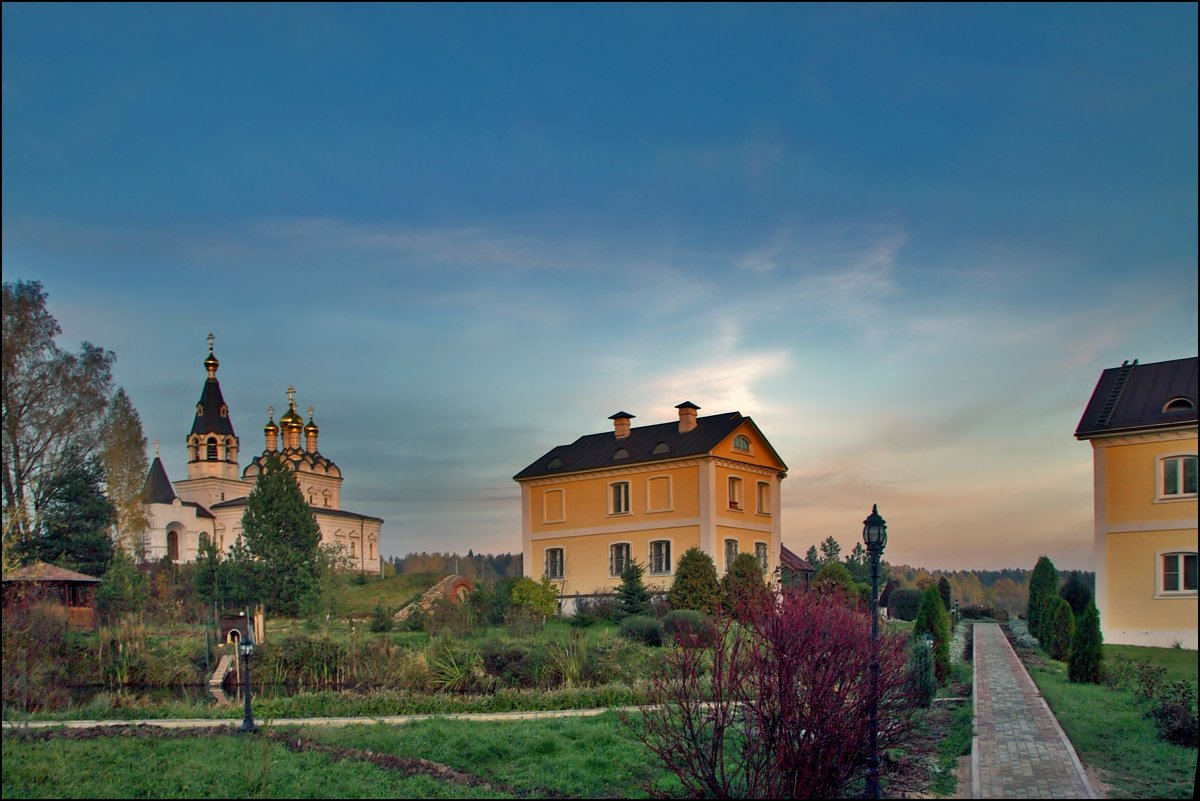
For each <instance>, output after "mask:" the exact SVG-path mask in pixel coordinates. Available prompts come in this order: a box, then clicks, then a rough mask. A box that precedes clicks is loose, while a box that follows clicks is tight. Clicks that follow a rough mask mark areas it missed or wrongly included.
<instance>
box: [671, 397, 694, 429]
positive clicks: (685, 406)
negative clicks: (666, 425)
mask: <svg viewBox="0 0 1200 801" xmlns="http://www.w3.org/2000/svg"><path fill="white" fill-rule="evenodd" d="M675 408H676V409H678V410H679V433H680V434H686V433H687V432H689V431H691V430H692V429H694V428H695V427H696V411H697V410H698V409H699V408H700V407H699V406H697V405H696V404H694V403H692V402H691V401H684V402H683V403H681V404H679V405H678V406H676V407H675Z"/></svg>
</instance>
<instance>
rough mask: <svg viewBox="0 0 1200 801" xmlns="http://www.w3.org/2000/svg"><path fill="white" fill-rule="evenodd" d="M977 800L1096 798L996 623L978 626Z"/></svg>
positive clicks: (973, 791)
mask: <svg viewBox="0 0 1200 801" xmlns="http://www.w3.org/2000/svg"><path fill="white" fill-rule="evenodd" d="M974 662H975V666H974V668H975V740H974V743H973V747H972V749H971V783H972V788H971V796H972V797H973V798H1095V797H1096V794H1095V792H1094V791H1093V790H1092V787H1091V785H1090V784H1088V781H1087V777H1086V776H1085V775H1084V772H1083V767H1082V766H1081V765H1080V764H1079V757H1077V756H1076V755H1075V749H1074V748H1073V747H1072V746H1071V741H1070V740H1068V739H1067V736H1066V734H1064V733H1063V731H1062V728H1061V727H1059V725H1058V721H1057V720H1056V719H1055V717H1054V715H1053V714H1052V713H1051V712H1050V707H1048V706H1046V702H1045V700H1043V699H1042V696H1041V695H1040V694H1039V693H1038V689H1037V686H1036V685H1035V684H1034V683H1033V679H1031V678H1029V674H1028V673H1027V672H1026V671H1025V666H1024V665H1022V664H1021V660H1020V659H1018V658H1017V654H1016V653H1015V652H1014V651H1013V649H1012V646H1011V645H1009V644H1008V640H1007V639H1005V637H1004V632H1003V631H1001V630H1000V626H999V625H997V624H995V623H976V624H975V656H974Z"/></svg>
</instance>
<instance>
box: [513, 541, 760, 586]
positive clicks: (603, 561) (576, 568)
mask: <svg viewBox="0 0 1200 801" xmlns="http://www.w3.org/2000/svg"><path fill="white" fill-rule="evenodd" d="M651 540H671V563H672V564H671V570H672V573H671V575H665V576H657V575H650V573H649V572H647V573H646V575H645V577H644V581H645V583H646V586H647V587H650V588H655V587H657V588H661V589H664V590H665V589H668V588H669V587H670V586H671V581H672V579H673V578H674V569H675V565H676V564H677V563H678V562H679V557H680V556H682V555H683V552H684V551H686V550H687V549H688V548H693V547H698V546H699V545H700V527H699V526H677V527H664V528H661V529H654V530H652V531H631V532H614V533H612V534H591V535H585V536H579V537H551V538H549V539H535V540H534V541H533V543H532V546H533V564H532V565H531V567H532V568H533V569H532V571H531V575H534V576H540V575H541V574H542V568H543V566H544V565H545V564H546V549H548V548H562V549H563V578H562V580H561V581H556V582H555V584H556V585H557V586H558V591H559V594H562V595H569V594H571V593H577V592H578V593H591V592H609V591H612V590H615V589H616V588H617V586H618V585H619V584H620V583H621V579H620V577H617V576H609V575H608V549H609V546H610V545H613V544H614V543H618V542H628V543H629V546H630V547H629V552H630V555H631V556H632V557H633V558H634V559H636V560H637V561H638V563H639V564H641V565H643V566H647V565H648V563H649V560H650V542H651ZM753 547H754V546H753V545H751V548H753Z"/></svg>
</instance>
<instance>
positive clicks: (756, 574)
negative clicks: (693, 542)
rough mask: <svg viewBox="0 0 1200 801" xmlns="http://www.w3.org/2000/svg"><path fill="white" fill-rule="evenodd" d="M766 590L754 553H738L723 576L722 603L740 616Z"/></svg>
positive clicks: (726, 608)
mask: <svg viewBox="0 0 1200 801" xmlns="http://www.w3.org/2000/svg"><path fill="white" fill-rule="evenodd" d="M847 575H849V573H847ZM766 591H767V583H766V582H765V581H763V574H762V566H761V565H760V564H759V563H758V559H757V558H755V556H754V554H752V553H740V554H738V555H737V556H736V557H735V558H734V560H733V564H731V565H730V566H729V570H727V571H726V572H725V575H724V576H722V577H721V605H722V606H723V607H724V608H725V611H726V612H729V613H730V614H733V615H737V616H740V615H741V613H742V609H743V608H744V607H746V606H747V605H753V604H756V603H758V601H759V598H760V596H762V594H763V593H765V592H766Z"/></svg>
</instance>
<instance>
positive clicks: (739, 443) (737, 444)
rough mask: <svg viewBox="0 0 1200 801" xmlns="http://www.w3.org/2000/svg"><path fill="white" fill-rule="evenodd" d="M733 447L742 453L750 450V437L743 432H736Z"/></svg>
mask: <svg viewBox="0 0 1200 801" xmlns="http://www.w3.org/2000/svg"><path fill="white" fill-rule="evenodd" d="M733 449H734V450H735V451H742V452H744V453H749V452H750V438H749V437H747V436H746V435H745V434H738V435H737V436H736V437H734V438H733Z"/></svg>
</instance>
